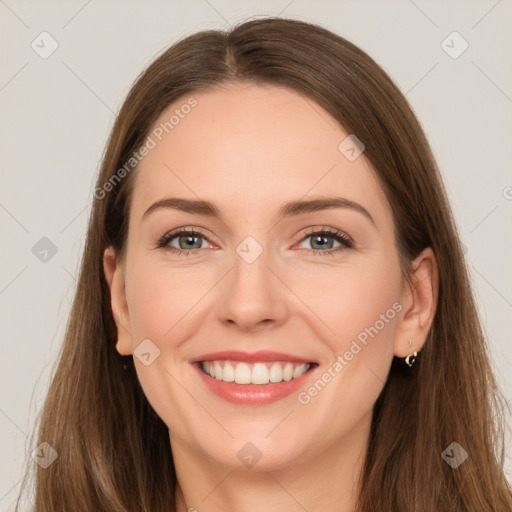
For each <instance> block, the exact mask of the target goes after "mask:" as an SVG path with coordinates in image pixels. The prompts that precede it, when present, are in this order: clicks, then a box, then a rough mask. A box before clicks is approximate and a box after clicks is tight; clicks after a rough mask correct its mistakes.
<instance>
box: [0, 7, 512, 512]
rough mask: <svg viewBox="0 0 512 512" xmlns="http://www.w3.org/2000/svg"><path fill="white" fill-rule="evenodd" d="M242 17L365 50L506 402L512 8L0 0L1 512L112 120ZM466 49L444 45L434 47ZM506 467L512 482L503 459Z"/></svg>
mask: <svg viewBox="0 0 512 512" xmlns="http://www.w3.org/2000/svg"><path fill="white" fill-rule="evenodd" d="M251 15H281V16H284V17H290V18H297V19H302V20H305V21H311V22H315V23H319V24H321V25H323V26H324V27H326V28H328V29H330V30H332V31H334V32H336V33H338V34H340V35H342V36H343V37H346V38H347V39H349V40H350V41H352V42H354V43H355V44H356V45H358V46H360V47H361V48H362V49H364V50H365V51H367V52H368V53H369V54H370V55H371V56H372V57H373V58H374V59H375V60H376V61H377V62H378V63H379V64H380V65H381V66H382V67H383V68H384V69H385V70H386V71H387V72H388V73H389V74H390V75H391V77H392V78H393V79H394V80H395V82H396V83H397V85H398V86H399V87H400V89H401V90H402V91H403V92H404V93H405V94H406V97H407V98H408V100H409V101H410V103H411V105H412V107H413V109H414V110H415V112H416V113H417V115H418V117H419V119H420V122H421V123H422V125H423V127H424V129H425V131H426V134H427V136H428V138H429V141H430V143H431V145H432V148H433V151H434V154H435V156H436V158H437V161H438V163H439V166H440V168H441V172H442V174H443V176H444V180H445V184H446V187H447V190H448V194H449V197H450V200H451V204H452V207H453V209H454V212H455V216H456V219H457V223H458V226H459V228H460V233H461V238H462V241H463V243H464V244H465V246H466V247H467V254H466V257H467V260H468V265H469V268H470V270H471V274H472V280H473V284H474V289H475V293H476V296H477V300H478V305H479V308H480V311H481V314H482V318H483V322H484V326H485V329H486V332H487V335H488V337H489V343H490V345H491V350H492V353H491V356H492V360H493V364H494V368H495V371H496V373H497V376H498V379H499V382H500V385H501V387H502V390H503V392H504V394H505V396H506V397H507V399H510V398H511V397H512V379H511V377H510V376H509V375H507V373H508V372H509V371H510V368H511V364H510V362H511V360H512V347H511V339H512V319H511V317H512V315H511V313H512V270H511V265H510V261H512V257H511V256H512V240H511V236H510V233H512V188H511V187H512V172H511V160H512V156H511V142H512V99H511V98H512V68H511V66H510V62H512V61H511V54H512V36H511V33H512V31H511V30H510V28H511V21H512V1H511V0H500V1H496V0H480V1H472V2H470V1H467V0H464V1H451V2H444V1H426V0H422V1H421V0H414V1H412V0H401V1H376V0H374V1H360V0H359V1H334V0H332V1H315V2H311V1H310V2H308V1H305V0H291V1H290V0H282V1H273V2H271V1H256V2H254V1H253V2H249V1H228V0H208V1H207V0H194V1H187V2H185V1H174V2H173V1H165V2H164V1H148V2H142V1H141V2H134V1H131V2H121V1H102V2H100V1H98V0H89V1H86V0H81V1H68V2H48V1H45V2H36V1H33V2H29V1H19V0H0V38H1V39H0V48H1V49H2V50H1V56H0V58H1V72H0V107H1V112H2V117H1V123H0V125H1V127H0V129H1V133H0V148H1V151H0V156H1V160H2V165H1V172H2V176H1V182H0V183H1V188H0V223H1V230H2V241H3V243H2V251H1V254H2V264H1V265H0V311H1V314H2V340H1V351H0V353H1V356H0V357H1V358H0V361H1V367H0V369H1V371H0V382H1V385H0V433H1V434H0V451H1V461H0V510H1V511H6V510H12V502H13V501H14V498H15V497H16V495H17V491H18V488H19V482H20V478H21V471H22V463H23V461H24V457H25V452H26V451H28V452H29V451H30V450H29V449H30V448H32V447H29V446H28V441H27V434H28V433H29V432H30V431H31V429H32V426H33V422H34V419H35V415H36V413H37V412H38V411H39V407H40V405H41V404H42V400H43V398H44V396H45V393H46V390H47V388H48V383H49V377H50V374H51V371H52V367H53V364H54V362H55V359H56V356H57V352H58V350H59V348H60V345H61V342H62V338H63V335H64V329H65V326H66V322H67V318H68V314H69V310H70V306H71V300H72V298H73V293H74V288H75V285H76V280H75V276H76V275H77V272H78V265H79V260H80V256H81V252H82V249H83V243H84V237H85V229H86V222H87V219H88V215H89V212H90V206H91V202H92V193H93V187H94V181H95V175H96V172H97V170H98V167H99V163H100V158H101V155H102V151H103V148H104V145H105V143H106V140H107V136H108V133H109V131H110V128H111V126H112V124H113V121H114V118H115V114H116V112H117V111H118V110H119V108H120V105H121V103H122V101H123V100H124V97H125V95H126V93H127V92H128V90H129V87H130V85H131V84H132V82H133V80H134V79H135V77H136V76H137V75H138V73H139V72H140V71H141V70H142V69H143V68H144V67H145V66H146V65H147V64H148V63H149V62H150V61H151V60H152V59H153V57H154V56H155V55H156V54H158V53H160V52H161V51H162V50H163V49H164V48H166V47H168V46H169V45H170V44H172V43H173V42H175V41H176V40H177V39H179V38H182V37H183V36H185V35H188V34H191V33H193V32H196V31H198V30H203V29H208V28H226V27H227V26H228V25H229V24H231V23H233V22H237V21H239V20H241V19H245V18H246V17H248V16H251ZM43 31H47V32H48V33H49V34H51V36H52V38H54V39H55V40H56V41H57V43H58V48H57V50H56V51H55V52H54V53H53V54H52V55H51V56H49V57H48V58H46V59H43V58H42V57H41V56H40V55H39V54H38V53H36V52H35V51H34V50H33V49H32V47H31V43H32V42H33V41H35V43H34V44H38V45H39V48H40V51H42V50H43V48H42V47H43V46H44V49H45V50H48V48H50V46H49V43H50V41H49V39H45V40H44V42H41V37H39V35H40V34H41V32H43ZM453 31H457V32H459V33H460V34H461V36H462V37H463V38H464V39H465V40H466V41H467V42H468V43H469V47H468V49H467V50H466V51H465V52H464V53H462V55H460V56H459V57H458V58H452V57H451V56H450V55H449V54H448V53H447V52H446V51H445V49H443V46H442V41H443V40H445V39H446V38H447V36H449V35H450V34H451V33H452V32H453ZM45 37H46V36H45ZM461 44H462V41H460V40H457V39H456V38H455V39H454V37H453V36H450V38H448V39H447V41H446V42H445V43H444V45H445V46H444V47H445V48H447V46H446V45H448V46H452V47H453V48H452V49H451V50H449V51H451V52H452V53H453V52H454V51H457V50H458V49H460V48H462V46H461ZM507 187H508V188H507ZM42 237H48V238H49V239H50V240H51V241H52V242H53V244H55V246H56V247H57V253H56V254H55V255H54V256H53V257H51V258H50V257H48V261H47V262H46V263H44V262H42V261H40V260H39V259H38V258H37V257H36V256H35V255H34V253H33V252H32V248H33V246H34V245H35V244H36V243H37V242H38V241H39V240H40V239H41V238H42ZM469 451H470V450H469ZM511 452H512V450H511V443H510V441H509V442H508V453H509V454H510V453H511ZM506 470H507V474H508V476H509V478H510V477H511V475H512V463H511V459H510V458H509V459H508V461H507V467H506Z"/></svg>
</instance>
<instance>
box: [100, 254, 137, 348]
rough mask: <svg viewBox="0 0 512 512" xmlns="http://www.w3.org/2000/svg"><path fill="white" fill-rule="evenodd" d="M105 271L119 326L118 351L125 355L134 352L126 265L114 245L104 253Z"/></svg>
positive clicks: (114, 315)
mask: <svg viewBox="0 0 512 512" xmlns="http://www.w3.org/2000/svg"><path fill="white" fill-rule="evenodd" d="M103 271H104V272H105V279H106V281H107V283H108V286H109V288H110V301H111V308H112V315H113V317H114V320H115V323H116V327H117V345H116V349H117V351H118V352H119V353H120V354H121V355H123V356H129V355H131V354H132V352H133V341H132V335H131V332H130V315H129V312H128V304H127V302H126V295H125V279H124V275H125V273H124V266H123V265H122V264H121V263H120V262H119V261H118V258H117V256H116V253H115V251H114V249H113V248H112V247H107V249H105V252H104V253H103Z"/></svg>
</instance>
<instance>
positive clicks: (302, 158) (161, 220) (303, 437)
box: [104, 84, 438, 512]
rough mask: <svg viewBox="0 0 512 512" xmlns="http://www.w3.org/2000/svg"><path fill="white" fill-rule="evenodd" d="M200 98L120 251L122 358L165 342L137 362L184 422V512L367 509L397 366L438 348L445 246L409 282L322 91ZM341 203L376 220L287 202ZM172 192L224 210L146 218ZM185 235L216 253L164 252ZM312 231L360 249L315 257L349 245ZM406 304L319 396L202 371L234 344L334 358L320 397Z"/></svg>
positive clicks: (158, 403) (387, 221)
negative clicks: (236, 393) (323, 237)
mask: <svg viewBox="0 0 512 512" xmlns="http://www.w3.org/2000/svg"><path fill="white" fill-rule="evenodd" d="M193 96H194V98H196V99H197V101H198V105H197V106H196V107H195V108H194V109H193V110H192V111H191V112H190V113H189V114H188V115H187V116H185V117H184V118H183V119H180V122H179V124H178V125H176V126H175V127H174V129H173V130H172V131H171V132H170V133H169V134H168V135H166V136H165V137H164V138H163V140H162V141H161V142H159V144H158V145H157V146H156V147H155V148H154V149H152V150H151V151H150V152H149V154H148V155H147V156H146V157H145V158H144V159H143V161H142V162H141V163H140V165H139V167H138V169H137V171H136V172H137V174H136V176H134V178H136V181H135V186H134V191H133V198H132V204H131V210H130V221H129V232H128V241H127V252H126V258H125V259H124V260H120V259H118V258H117V257H116V254H115V253H114V251H113V250H112V248H108V249H107V250H106V251H105V253H104V270H105V276H106V279H107V282H108V284H109V286H110V289H111V298H112V304H111V305H112V312H113V315H114V317H115V319H116V324H117V328H118V336H119V341H118V344H117V350H118V351H119V352H120V353H121V354H123V355H129V354H133V351H134V349H135V348H136V347H137V346H138V345H139V343H141V341H142V340H144V339H146V338H149V339H150V340H151V341H152V342H153V343H154V344H155V345H156V346H157V347H158V348H159V350H160V356H159V357H158V358H156V359H155V360H154V362H152V363H151V364H150V365H149V366H145V365H144V364H142V362H141V361H140V360H139V359H138V358H137V357H134V361H135V366H136V369H137V374H138V377H139V379H140V382H141V385H142V387H143V389H144V392H145V394H146V396H147V398H148V400H149V402H150V403H151V405H152V406H153V407H154V409H155V410H156V412H157V413H158V414H159V416H160V417H161V418H162V420H163V421H164V422H165V423H166V425H167V426H168V427H169V439H170V444H171V447H172V451H173V454H174V461H175V466H176V471H177V475H178V487H177V490H178V491H179V496H180V497H179V499H177V506H178V510H179V511H180V512H181V511H187V510H189V509H190V510H194V509H196V510H197V511H199V512H213V511H226V510H236V511H238V512H255V511H260V510H266V511H270V512H272V511H279V512H287V511H290V512H291V511H299V510H304V509H305V510H329V509H331V510H334V509H336V510H340V511H344V512H354V511H355V502H356V496H357V492H358V488H359V487H358V477H359V474H360V471H361V467H362V464H363V461H364V457H365V454H366V449H367V442H368V436H369V431H370V425H371V414H372V407H373V405H374V403H375V401H376V399H377V398H378V396H379V393H380V392H381V390H382V388H383V386H384V382H385V380H386V377H387V375H388V372H389V369H390V365H391V362H392V359H393V356H394V355H395V356H398V357H405V356H407V355H408V354H410V353H412V352H414V351H419V350H421V348H422V346H423V344H424V342H425V340H426V337H427V334H428V331H429V329H430V326H431V323H432V320H433V317H434V314H435V307H436V302H437V294H438V276H437V272H436V264H435V257H434V255H433V253H432V251H431V249H430V248H427V249H425V250H424V251H423V252H422V253H421V254H420V255H419V256H418V258H417V259H416V260H415V261H414V262H413V268H414V274H413V280H414V283H415V285H414V286H413V287H411V286H409V285H408V284H407V282H406V281H405V280H404V279H403V278H402V275H401V273H400V267H399V260H398V254H397V251H396V248H395V245H394V224H393V218H392V214H391V208H390V205H389V203H388V201H387V199H386V197H385V195H384V193H383V191H382V189H381V188H380V186H379V184H378V182H377V181H376V179H375V177H374V175H373V172H372V170H371V168H370V166H369V164H368V162H367V161H366V160H365V158H364V153H363V155H361V156H360V157H359V158H357V159H356V160H354V161H349V160H348V159H347V158H346V157H345V156H344V155H343V154H342V153H341V152H340V151H339V150H338V145H339V144H340V142H341V141H342V140H343V139H345V137H346V136H347V135H348V134H347V133H346V132H345V131H344V130H343V129H342V128H341V127H340V126H339V125H338V124H337V122H336V121H335V120H334V119H333V118H332V117H331V116H330V115H329V114H328V113H327V112H326V111H325V110H323V109H322V108H321V107H320V106H319V105H317V104H315V103H314V102H313V101H312V100H311V99H309V98H305V97H304V96H302V95H300V94H299V93H297V92H295V91H292V90H290V89H287V88H284V87H277V86H263V85H247V84H244V85H232V84H230V85H229V86H225V87H223V88H217V89H214V90H208V91H206V92H201V93H195V94H194V95H193ZM187 99H188V98H184V99H180V100H178V101H176V102H175V103H174V104H172V105H170V106H169V107H168V108H167V109H166V110H165V111H164V112H163V113H162V115H161V116H160V118H159V119H158V120H157V122H156V123H155V126H158V125H159V124H160V123H161V122H165V121H166V120H168V119H169V117H170V116H171V115H172V113H173V111H174V110H175V109H176V108H180V106H181V105H183V104H184V103H185V102H186V100H187ZM313 107H314V108H313ZM332 195H337V196H341V197H344V198H348V199H350V200H352V201H355V202H357V203H359V204H361V205H362V206H363V207H364V208H366V209H367V210H368V211H369V212H370V214H371V215H372V217H373V219H374V221H375V225H373V224H372V223H371V222H370V221H369V220H368V219H367V218H366V217H365V216H364V215H362V214H361V213H359V212H357V211H354V210H351V209H346V208H336V209H328V210H323V211H319V212H314V213H308V214H302V215H299V216H296V217H290V218H278V216H277V211H278V209H279V207H280V206H281V205H282V204H283V203H284V202H286V201H291V200H295V199H308V198H313V197H314V198H318V197H325V196H332ZM304 196H306V197H304ZM166 197H183V198H189V199H198V198H200V199H204V200H209V201H211V202H213V203H214V204H215V205H216V206H217V207H218V208H219V209H220V211H221V212H222V216H223V218H222V220H219V219H214V218H209V217H206V216H202V215H197V214H190V213H185V212H179V211H176V210H171V209H161V210H156V211H155V212H153V213H152V214H150V215H149V216H148V217H147V218H146V219H145V220H142V216H143V214H144V212H145V211H146V209H147V208H148V207H149V206H150V205H151V204H152V203H154V202H155V201H157V200H160V199H163V198H166ZM181 227H185V228H193V227H194V228H202V231H203V232H204V233H205V237H204V238H199V242H198V244H197V245H195V246H194V247H198V246H199V244H201V241H202V245H200V247H201V249H195V248H194V249H187V248H186V246H185V242H186V238H185V239H182V244H181V249H182V250H184V251H186V250H188V251H195V253H194V254H191V255H190V256H188V257H187V256H185V255H181V256H180V255H175V254H172V253H170V252H168V251H167V252H166V250H165V249H163V248H160V249H156V248H155V246H156V245H157V241H158V240H159V238H160V237H162V236H163V235H164V234H166V233H167V232H169V231H171V230H174V229H175V228H181ZM310 227H318V230H320V228H322V227H330V228H334V229H338V230H340V231H342V232H343V233H346V234H347V235H348V236H350V237H351V239H352V240H353V241H354V243H355V246H354V248H348V249H344V250H342V251H339V252H337V253H334V254H332V255H325V254H312V253H310V254H308V251H307V249H309V250H310V252H311V251H313V250H314V249H316V251H317V253H320V252H321V251H325V250H328V249H329V248H335V247H338V246H339V245H340V244H339V243H338V242H337V241H335V240H333V239H328V240H327V241H328V243H329V244H331V245H329V246H328V247H327V249H325V248H324V249H322V248H321V247H320V248H319V245H315V236H307V235H306V234H304V232H305V231H306V228H310ZM249 235H250V236H252V237H253V238H255V239H256V240H257V241H258V243H259V244H260V246H261V247H262V248H263V253H262V254H261V255H260V256H259V257H258V258H257V259H256V260H255V261H254V262H253V263H251V264H248V263H247V262H246V261H245V260H244V259H242V258H241V257H240V256H239V255H238V254H237V252H236V251H235V249H236V248H237V246H238V245H239V244H240V242H241V241H242V240H243V239H244V238H245V237H247V236H249ZM179 242H180V240H179V237H177V238H174V239H173V241H172V242H169V245H172V246H173V247H175V248H178V247H180V246H179ZM395 302H396V303H399V304H401V305H402V309H401V311H400V312H399V313H397V314H396V316H395V317H394V318H393V319H391V320H389V321H388V322H387V323H385V326H384V328H382V329H381V330H380V331H379V332H378V335H376V336H374V337H373V338H369V342H368V343H367V345H366V346H364V347H363V348H362V350H361V351H360V352H359V353H357V355H355V356H354V357H353V359H352V360H351V361H350V362H349V363H348V364H347V365H346V366H345V367H344V368H343V370H342V371H341V372H339V373H338V374H337V375H336V377H335V378H333V379H332V380H331V382H329V383H328V385H326V386H325V388H324V389H323V390H322V391H321V392H320V393H318V395H317V396H315V397H314V398H312V400H311V401H310V402H309V403H308V404H301V403H299V402H298V400H297V395H296V394H295V393H294V394H292V395H290V396H288V397H286V398H284V399H282V400H278V401H277V402H275V403H273V404H269V405H264V406H247V407H243V406H237V405H233V404H231V403H229V402H226V401H224V400H223V399H221V398H219V397H217V396H216V395H213V394H212V393H210V391H209V390H208V389H207V388H206V386H205V385H204V384H203V383H202V382H201V380H200V379H199V377H198V376H197V375H196V372H195V371H194V369H193V368H192V367H191V364H190V363H189V359H192V358H193V357H197V356H199V355H201V354H205V353H207V352H213V351H217V350H229V349H238V350H245V351H248V352H254V351H256V350H275V351H279V352H286V353H290V354H294V355H297V356H302V357H304V358H306V359H308V360H312V361H317V362H318V363H319V368H317V369H316V370H315V377H314V378H312V377H311V376H310V377H309V380H308V381H307V384H305V386H304V388H303V389H307V388H308V387H309V386H311V384H312V383H314V382H315V381H316V380H317V379H318V378H320V376H321V374H322V373H323V372H325V371H326V370H327V369H328V368H329V367H331V366H332V365H333V363H334V361H335V360H336V357H337V356H338V355H343V354H344V353H345V352H346V351H347V350H348V349H349V348H350V345H351V343H352V341H353V340H354V339H355V338H356V336H357V335H358V334H359V333H360V332H362V331H364V329H365V328H366V327H369V326H373V325H375V323H376V321H377V320H378V319H379V318H380V315H381V314H383V313H385V312H386V310H388V309H389V308H391V306H392V304H393V303H395ZM409 340H411V342H412V347H411V346H410V342H409ZM247 442H251V443H253V444H254V445H255V446H256V447H257V449H258V450H259V451H260V452H261V454H262V456H261V459H260V460H259V461H258V462H257V463H256V464H255V465H254V466H252V467H251V468H248V467H247V466H245V465H244V464H243V463H242V462H241V460H239V458H238V457H237V452H238V451H239V450H240V449H241V448H242V446H244V445H245V444H246V443H247ZM181 496H183V498H184V499H183V498H182V497H181ZM192 507H193V508H192Z"/></svg>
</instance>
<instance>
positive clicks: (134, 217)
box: [35, 18, 512, 512]
mask: <svg viewBox="0 0 512 512" xmlns="http://www.w3.org/2000/svg"><path fill="white" fill-rule="evenodd" d="M94 195H95V199H94V203H93V209H92V214H91V219H90V223H89V228H88V233H87V240H86V244H85V250H84V256H83V264H82V268H81V272H80V277H79V281H78V288H77V292H76V297H75V301H74V304H73V309H72V312H71V317H70V321H69V325H68V328H67V334H66V338H65V343H64V346H63V351H62V354H61V357H60V361H59V366H58V368H57V371H56V374H55V377H54V379H53V382H52V385H51V388H50V391H49V394H48V397H47V400H46V403H45V405H44V409H43V411H42V416H41V420H40V425H39V431H38V443H37V445H39V446H40V445H41V443H48V444H47V445H43V447H42V448H41V449H42V450H43V452H41V453H44V450H50V449H51V450H55V454H58V456H57V457H56V458H54V460H53V461H52V462H51V464H49V465H47V467H46V468H44V469H43V468H42V467H36V470H37V473H36V477H37V480H36V488H35V490H36V498H35V511H36V512H42V511H57V510H75V511H95V512H96V511H99V510H104V511H130V512H134V511H151V512H156V511H160V510H161V511H163V510H166V511H169V510H175V511H179V512H183V511H187V510H188V511H192V510H198V511H199V512H203V511H204V512H206V511H225V510H233V511H237V512H244V511H254V510H266V511H273V510H279V511H287V510H290V511H291V510H310V511H313V510H326V509H327V508H329V509H331V510H339V511H345V512H349V511H350V512H354V511H360V512H369V511H393V512H401V511H404V512H405V511H407V512H411V511H416V512H432V511H445V510H446V511H448V510H454V511H455V510H457V511H473V510H485V511H500V512H501V511H503V512H504V511H508V510H511V509H512V493H511V489H510V487H509V484H508V483H507V481H506V479H505V476H504V473H503V469H502V466H503V451H502V450H503V437H502V428H503V424H502V421H503V420H502V417H501V416H499V413H501V411H502V405H503V404H502V401H501V400H502V398H501V395H500V393H499V391H498V389H497V386H496V382H495V380H494V377H493V374H492V371H491V367H490V365H489V359H488V355H487V349H486V342H485V340H484V336H483V333H482V328H481V325H480V321H479V318H478V314H477V310H476V307H475V303H474V300H473V297H472V293H471V290H470V286H469V279H468V274H467V271H466V267H465V263H464V258H463V255H462V251H461V245H460V242H459V238H458V235H457V230H456V227H455V223H454V221H453V216H452V213H451V210H450V207H449V204H448V201H447V199H446V194H445V191H444V188H443V185H442V181H441V177H440V175H439V171H438V169H437V167H436V164H435V161H434V159H433V156H432V153H431V151H430V148H429V146H428V143H427V141H426V139H425V136H424V134H423V132H422V130H421V128H420V125H419V123H418V121H417V120H416V118H415V116H414V115H413V113H412V111H411V109H410V107H409V106H408V104H407V102H406V100H405V98H404V96H403V95H402V94H401V93H400V92H399V90H398V89H397V88H396V86H395V85H394V84H393V82H392V81H391V79H390V78H389V77H388V76H387V75H386V74H385V72H384V71H383V70H382V69H381V68H380V67H379V66H378V65H377V64H376V63H375V62H374V61H373V60H372V59H371V58H370V57H369V56H368V55H366V54H365V53H364V52H363V51H361V50H360V49H359V48H357V47H355V46H354V45H353V44H351V43H350V42H348V41H346V40H345V39H343V38H341V37H339V36H337V35H335V34H333V33H331V32H329V31H327V30H325V29H323V28H321V27H318V26H315V25H312V24H308V23H304V22H300V21H294V20H285V19H279V18H266V19H257V20H252V21H248V22H246V23H243V24H241V25H239V26H237V27H235V28H233V29H232V30H230V31H229V32H221V31H205V32H200V33H197V34H195V35H192V36H190V37H187V38H185V39H183V40H182V41H180V42H178V43H176V44H175V45H173V46H172V47H171V48H169V49H168V50H167V51H166V52H165V53H163V54H162V55H161V56H160V57H158V58H157V59H156V60H155V61H154V62H153V63H152V64H151V65H150V66H149V68H148V69H147V70H146V71H145V72H144V73H143V74H142V75H141V76H140V77H139V78H138V80H137V81H136V83H135V84H134V86H133V87H132V90H131V91H130V93H129V94H128V97H127V99H126V101H125V103H124V105H123V107H122V109H121V111H120V113H119V116H118V118H117V120H116V123H115V126H114V128H113V131H112V134H111V137H110V140H109V143H108V146H107V148H106V152H105V155H104V160H103V165H102V168H101V171H100V174H99V177H98V180H97V186H96V189H95V194H94ZM48 445H49V446H48ZM499 450H501V452H500V451H499ZM52 453H53V452H52Z"/></svg>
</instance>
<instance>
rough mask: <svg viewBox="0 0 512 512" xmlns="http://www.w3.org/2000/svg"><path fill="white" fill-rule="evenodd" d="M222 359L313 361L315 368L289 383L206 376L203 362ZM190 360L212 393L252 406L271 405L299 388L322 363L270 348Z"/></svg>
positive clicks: (231, 352)
mask: <svg viewBox="0 0 512 512" xmlns="http://www.w3.org/2000/svg"><path fill="white" fill-rule="evenodd" d="M220 360H232V361H243V362H249V363H251V362H258V361H262V362H263V361H289V362H293V363H312V364H311V368H310V369H309V370H308V371H307V372H306V373H305V374H304V375H302V376H300V377H298V378H296V379H292V380H290V381H288V382H285V381H283V382H279V383H269V384H263V385H259V384H236V383H234V382H224V381H222V380H217V379H214V378H212V377H210V376H209V375H206V374H205V373H204V372H203V370H202V369H201V362H202V361H220ZM190 362H191V363H192V366H193V367H194V368H195V370H196V371H197V373H198V376H199V378H200V379H201V380H202V381H203V382H204V383H205V385H206V386H207V388H208V389H209V390H210V391H211V392H213V393H215V394H216V395H217V396H219V397H221V398H223V399H224V400H226V401H228V402H231V403H233V404H237V405H251V406H256V405H267V404H271V403H273V402H276V401H277V400H281V399H282V398H285V397H287V396H289V395H291V394H292V393H294V392H296V391H298V390H299V389H300V388H301V387H302V386H304V385H305V381H306V379H308V378H309V377H310V374H311V373H312V372H313V371H314V370H315V368H316V367H317V366H318V364H317V363H315V362H313V361H310V360H307V359H304V358H301V357H296V356H292V355H289V354H283V353H279V352H270V351H259V352H254V353H252V354H250V353H248V352H240V351H236V350H229V351H223V352H213V353H210V354H204V355H202V356H200V357H197V358H194V359H192V360H190Z"/></svg>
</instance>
